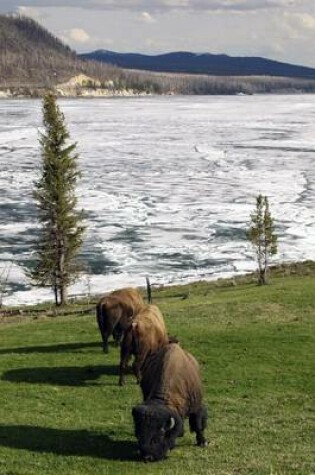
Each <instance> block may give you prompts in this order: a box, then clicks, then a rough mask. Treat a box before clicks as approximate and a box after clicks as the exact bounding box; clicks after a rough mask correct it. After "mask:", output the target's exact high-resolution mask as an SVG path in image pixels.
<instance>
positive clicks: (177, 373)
mask: <svg viewBox="0 0 315 475" xmlns="http://www.w3.org/2000/svg"><path fill="white" fill-rule="evenodd" d="M141 389H142V394H143V400H144V402H143V403H142V404H139V405H138V406H136V407H134V408H133V410H132V415H133V420H134V427H135V435H136V437H137V439H138V444H139V449H140V453H141V456H142V458H143V459H144V460H145V461H156V460H161V459H163V458H165V457H166V455H167V453H168V451H169V450H171V449H173V448H174V447H175V441H176V438H177V437H181V436H183V433H184V418H185V417H188V418H189V426H190V430H191V432H195V433H196V439H197V445H199V446H205V445H207V441H206V439H205V437H204V430H205V428H206V425H207V411H206V408H205V407H204V406H203V404H202V385H201V379H200V373H199V366H198V363H197V361H196V360H195V358H194V357H193V356H192V355H191V354H189V353H187V352H186V351H184V350H183V349H182V348H181V347H180V346H179V345H177V344H174V343H173V344H169V345H167V346H165V347H163V348H161V349H160V350H158V351H157V352H155V353H152V354H151V355H149V356H148V358H147V359H146V361H145V363H144V365H143V367H142V379H141Z"/></svg>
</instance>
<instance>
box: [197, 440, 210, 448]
mask: <svg viewBox="0 0 315 475" xmlns="http://www.w3.org/2000/svg"><path fill="white" fill-rule="evenodd" d="M197 445H198V447H207V445H208V441H207V439H204V440H200V441H199V442H197Z"/></svg>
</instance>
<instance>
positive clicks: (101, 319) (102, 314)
mask: <svg viewBox="0 0 315 475" xmlns="http://www.w3.org/2000/svg"><path fill="white" fill-rule="evenodd" d="M143 305H144V301H143V298H142V296H141V294H140V292H139V291H138V290H137V289H134V288H125V289H120V290H115V291H113V292H111V293H110V294H108V295H105V296H103V297H102V298H101V299H100V301H99V302H98V304H97V306H96V317H97V323H98V326H99V329H100V332H101V335H102V340H103V350H104V352H105V353H108V338H109V337H110V335H112V334H114V337H115V339H116V340H117V341H120V339H121V337H122V335H123V333H124V332H125V330H126V329H127V328H128V327H129V325H130V323H131V321H132V318H133V317H134V316H135V315H136V314H137V313H138V312H139V310H140V309H141V308H142V306H143Z"/></svg>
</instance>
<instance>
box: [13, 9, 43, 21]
mask: <svg viewBox="0 0 315 475" xmlns="http://www.w3.org/2000/svg"><path fill="white" fill-rule="evenodd" d="M17 11H18V13H19V14H20V15H25V16H28V17H30V18H33V19H34V20H38V19H40V18H41V15H40V12H39V10H38V8H35V7H18V9H17Z"/></svg>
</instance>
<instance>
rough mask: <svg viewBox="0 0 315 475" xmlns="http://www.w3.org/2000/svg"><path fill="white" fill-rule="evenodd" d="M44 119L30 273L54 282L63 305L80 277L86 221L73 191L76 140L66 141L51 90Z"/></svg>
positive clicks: (44, 282)
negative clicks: (79, 254) (72, 285)
mask: <svg viewBox="0 0 315 475" xmlns="http://www.w3.org/2000/svg"><path fill="white" fill-rule="evenodd" d="M43 124H44V129H45V130H44V133H41V134H40V139H39V140H40V145H41V157H42V164H41V176H40V178H39V180H38V181H36V182H35V184H34V191H33V196H34V199H35V202H36V205H37V211H38V221H39V224H40V229H39V233H38V239H37V242H36V252H35V261H36V265H35V268H34V269H33V270H32V271H31V277H32V279H33V282H34V283H35V285H38V286H44V287H51V288H52V289H53V292H54V296H55V303H56V305H63V304H66V303H67V289H68V287H69V285H70V284H72V283H73V282H74V281H75V280H76V279H77V278H78V274H79V266H78V262H77V255H78V252H79V250H80V247H81V245H82V243H83V235H84V226H83V211H82V210H78V209H77V198H76V194H75V191H76V185H77V181H78V179H79V178H80V176H81V174H80V171H79V169H78V163H77V159H78V155H77V153H76V152H75V150H76V144H75V143H72V144H69V143H68V140H69V138H70V136H69V132H68V130H67V127H66V125H65V119H64V115H63V113H62V112H61V110H60V108H59V106H58V104H57V101H56V98H55V96H54V95H53V94H52V93H48V94H47V95H46V96H44V99H43Z"/></svg>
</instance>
